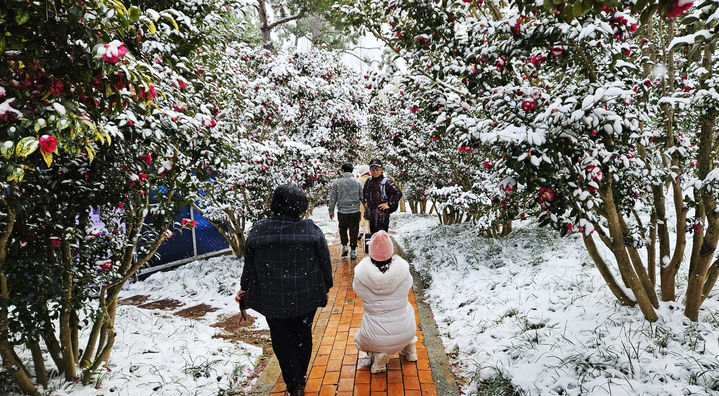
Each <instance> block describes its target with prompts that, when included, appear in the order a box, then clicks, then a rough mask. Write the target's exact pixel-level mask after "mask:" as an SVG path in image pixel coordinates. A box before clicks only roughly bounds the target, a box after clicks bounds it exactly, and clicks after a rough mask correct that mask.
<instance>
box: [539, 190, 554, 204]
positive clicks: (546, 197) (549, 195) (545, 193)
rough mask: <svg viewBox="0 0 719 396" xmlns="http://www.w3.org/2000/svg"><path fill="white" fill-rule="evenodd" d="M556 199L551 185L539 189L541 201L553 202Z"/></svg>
mask: <svg viewBox="0 0 719 396" xmlns="http://www.w3.org/2000/svg"><path fill="white" fill-rule="evenodd" d="M553 200H554V191H552V189H551V188H549V187H542V188H540V189H539V202H544V201H547V202H552V201H553Z"/></svg>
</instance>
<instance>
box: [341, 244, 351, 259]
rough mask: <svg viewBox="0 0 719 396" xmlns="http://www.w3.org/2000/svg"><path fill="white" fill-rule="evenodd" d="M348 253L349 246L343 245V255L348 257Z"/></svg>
mask: <svg viewBox="0 0 719 396" xmlns="http://www.w3.org/2000/svg"><path fill="white" fill-rule="evenodd" d="M347 253H349V250H347V246H342V257H347Z"/></svg>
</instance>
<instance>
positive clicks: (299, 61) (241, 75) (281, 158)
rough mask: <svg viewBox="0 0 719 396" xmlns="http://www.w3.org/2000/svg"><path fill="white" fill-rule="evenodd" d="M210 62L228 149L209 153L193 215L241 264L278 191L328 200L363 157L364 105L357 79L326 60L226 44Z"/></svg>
mask: <svg viewBox="0 0 719 396" xmlns="http://www.w3.org/2000/svg"><path fill="white" fill-rule="evenodd" d="M213 62H216V63H215V66H213V67H212V69H211V70H207V71H206V76H207V80H208V81H212V84H215V86H216V87H217V90H218V91H219V95H217V97H218V98H220V99H219V100H220V101H221V105H220V106H221V107H222V108H223V109H225V110H223V112H221V113H220V114H218V116H217V117H218V127H217V129H218V132H219V133H220V134H221V136H222V140H223V141H224V145H223V146H222V148H221V149H217V150H208V151H207V153H206V154H207V158H206V160H205V163H206V166H207V167H208V169H209V170H210V171H211V172H212V177H210V178H207V179H201V178H198V180H197V182H198V183H199V185H200V186H201V193H200V194H198V196H197V199H198V204H197V205H196V209H197V210H198V211H199V212H200V213H202V214H203V217H205V218H207V219H208V220H209V221H211V222H212V223H213V224H214V225H215V226H216V227H217V229H218V230H219V231H220V233H221V234H222V235H223V236H224V237H225V238H226V239H227V241H228V242H229V244H230V246H231V247H232V249H233V251H234V252H235V254H236V255H238V256H242V255H243V254H244V240H245V239H244V238H245V236H244V232H245V231H246V226H247V225H248V224H249V223H252V222H254V221H256V220H257V219H259V218H261V217H264V216H265V215H267V214H268V213H269V200H270V197H271V194H272V191H273V190H274V188H275V187H276V186H277V185H279V184H282V183H290V182H291V183H295V184H298V185H299V186H300V187H302V188H303V189H305V190H306V191H307V192H308V197H309V200H310V205H311V206H314V205H316V204H317V203H319V202H321V201H323V200H325V199H326V195H327V190H328V186H329V182H330V181H331V178H332V175H333V173H334V171H335V170H336V169H337V168H339V165H340V164H341V163H342V162H344V161H352V160H353V159H355V158H358V156H359V149H360V147H359V144H358V140H359V132H360V128H361V126H362V125H363V123H364V122H365V121H364V120H365V113H364V112H365V104H364V103H365V102H364V99H363V98H362V96H361V95H360V94H361V92H360V91H358V90H357V89H356V86H357V84H358V82H359V81H358V77H357V76H356V75H355V74H354V73H352V72H351V71H350V70H348V69H347V68H346V67H344V66H342V65H341V64H340V63H339V60H338V59H337V58H336V57H335V56H334V55H332V54H330V53H328V52H324V51H310V52H292V53H288V54H279V55H274V54H272V53H271V52H268V51H266V50H262V49H257V48H251V47H248V46H245V45H243V44H241V43H229V44H228V45H226V47H225V48H224V56H222V57H219V58H217V59H215V60H214V61H213ZM238 85H240V86H241V87H242V88H241V89H238V88H237V87H238Z"/></svg>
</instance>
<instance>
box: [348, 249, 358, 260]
mask: <svg viewBox="0 0 719 396" xmlns="http://www.w3.org/2000/svg"><path fill="white" fill-rule="evenodd" d="M350 258H351V259H352V260H356V259H357V250H355V249H352V250H350Z"/></svg>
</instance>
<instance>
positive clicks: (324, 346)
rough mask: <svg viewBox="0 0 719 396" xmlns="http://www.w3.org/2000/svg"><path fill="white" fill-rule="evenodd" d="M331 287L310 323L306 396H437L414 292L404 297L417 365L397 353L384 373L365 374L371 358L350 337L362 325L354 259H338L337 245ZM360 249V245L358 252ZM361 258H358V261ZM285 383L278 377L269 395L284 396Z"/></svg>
mask: <svg viewBox="0 0 719 396" xmlns="http://www.w3.org/2000/svg"><path fill="white" fill-rule="evenodd" d="M330 249H331V253H332V267H333V270H334V287H333V288H332V290H331V291H330V301H329V303H328V304H327V306H326V307H324V308H322V309H321V310H320V311H319V312H318V314H317V315H316V316H315V322H314V324H313V331H312V332H313V338H314V344H313V356H312V361H311V363H310V371H309V377H308V379H307V386H306V387H305V394H306V395H308V396H316V395H320V396H325V395H338V396H350V395H368V396H398V395H408V396H409V395H412V396H419V395H424V396H428V395H437V389H436V387H435V384H434V382H433V380H432V371H431V368H430V364H429V358H428V355H427V349H426V348H425V346H424V339H423V337H422V331H421V329H420V325H419V316H418V315H417V306H416V304H415V299H414V290H410V292H409V301H410V302H411V303H412V306H413V307H414V311H415V320H416V322H417V338H418V341H417V356H418V358H419V360H418V361H416V362H408V361H406V360H404V358H400V357H399V355H398V354H396V353H395V354H394V355H392V358H391V359H390V361H389V363H388V364H387V371H386V372H384V373H379V374H372V373H370V370H369V368H370V359H369V358H368V357H367V356H366V355H365V353H364V352H358V351H357V347H355V345H354V342H353V340H354V335H355V334H356V333H357V331H358V330H359V327H360V324H361V323H362V313H363V312H364V310H363V308H362V301H361V300H360V299H359V298H356V296H355V294H354V291H353V290H352V278H353V275H354V266H355V264H356V263H357V262H358V261H359V260H352V261H350V260H348V259H342V258H341V257H340V247H339V245H334V246H330ZM360 250H362V246H360V247H359V248H358V253H359V251H360ZM362 255H363V253H359V256H360V257H359V258H360V259H361V258H362ZM286 394H287V393H285V384H284V382H283V381H282V376H281V375H280V376H279V378H278V379H277V382H276V383H275V386H274V387H273V388H272V393H271V395H273V396H275V395H277V396H279V395H286Z"/></svg>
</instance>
